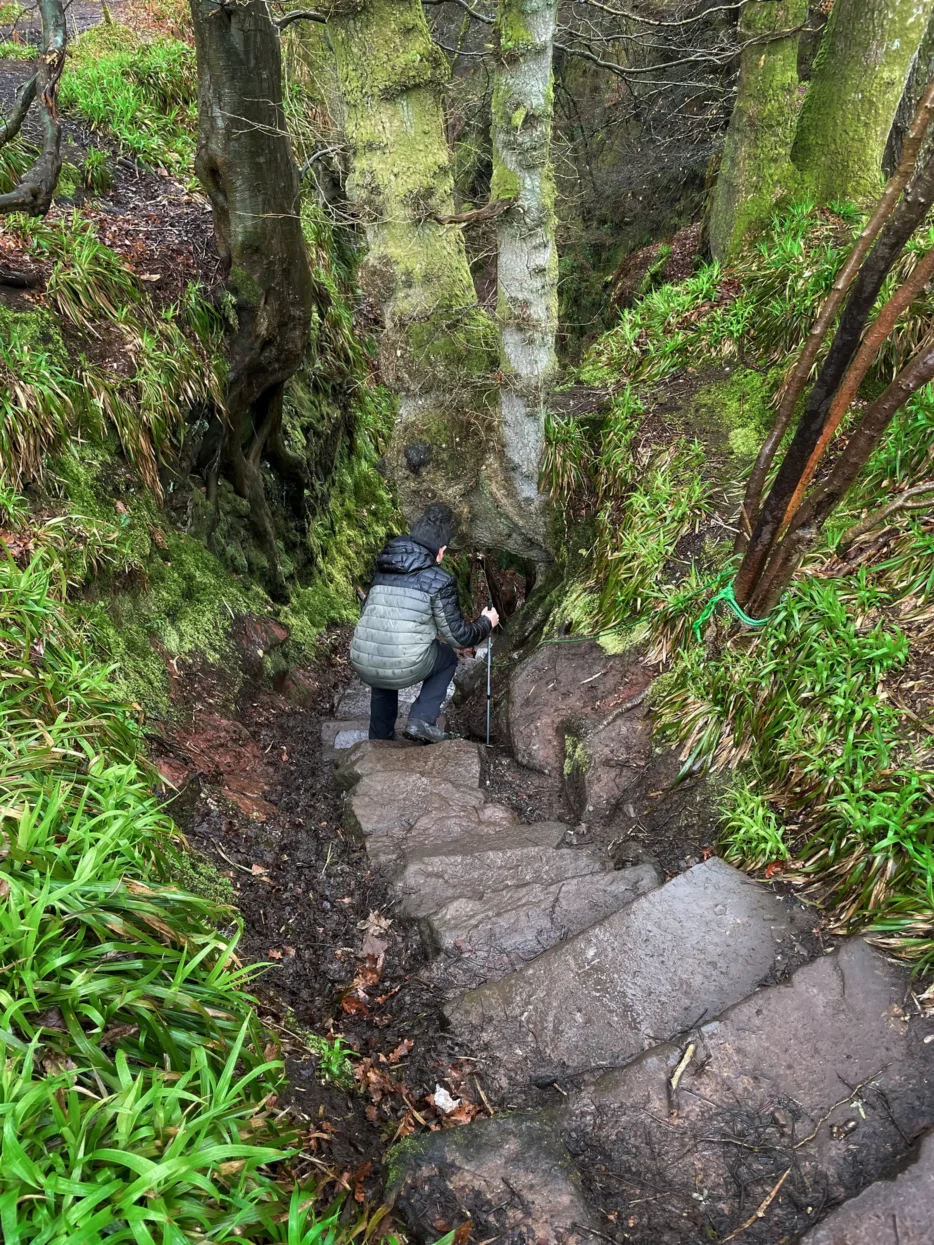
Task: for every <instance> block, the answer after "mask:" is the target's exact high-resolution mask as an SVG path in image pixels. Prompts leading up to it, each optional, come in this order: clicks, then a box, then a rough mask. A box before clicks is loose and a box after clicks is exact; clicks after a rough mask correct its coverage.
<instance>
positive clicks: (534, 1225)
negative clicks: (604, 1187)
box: [388, 1112, 609, 1245]
mask: <svg viewBox="0 0 934 1245" xmlns="http://www.w3.org/2000/svg"><path fill="white" fill-rule="evenodd" d="M392 1167H393V1168H394V1169H395V1171H396V1174H395V1176H394V1178H393V1180H392V1181H391V1184H390V1188H389V1190H388V1193H389V1197H390V1199H393V1200H394V1203H395V1208H396V1210H397V1211H398V1212H399V1213H401V1215H402V1216H403V1217H404V1219H405V1222H406V1224H407V1225H408V1228H409V1231H410V1232H411V1233H412V1236H413V1238H414V1240H416V1241H418V1242H422V1243H426V1245H427V1243H428V1242H434V1241H437V1240H438V1237H439V1234H441V1233H443V1232H447V1231H448V1230H449V1229H451V1228H458V1227H460V1226H461V1224H463V1223H465V1222H467V1221H469V1222H470V1223H471V1225H472V1231H471V1234H470V1239H471V1240H476V1241H494V1240H495V1241H501V1242H506V1243H509V1245H518V1243H519V1242H532V1241H534V1242H535V1243H536V1245H598V1243H599V1241H600V1239H601V1238H600V1237H599V1236H597V1235H596V1234H594V1233H593V1232H591V1231H590V1226H591V1219H590V1212H589V1211H588V1209H587V1205H586V1203H585V1201H584V1198H583V1194H582V1192H581V1187H580V1180H579V1178H578V1176H577V1173H576V1171H575V1170H574V1167H573V1165H572V1163H571V1162H570V1160H569V1158H568V1153H567V1151H566V1150H565V1148H564V1146H563V1145H562V1142H561V1138H560V1136H559V1135H558V1132H557V1130H556V1128H555V1126H554V1123H553V1122H552V1121H550V1120H549V1119H548V1117H547V1116H546V1115H545V1114H544V1113H541V1112H522V1113H517V1114H514V1115H507V1116H499V1117H496V1118H494V1119H489V1120H483V1121H478V1122H475V1123H473V1124H470V1125H468V1126H466V1127H462V1128H449V1129H445V1130H444V1131H443V1132H434V1133H429V1134H428V1135H427V1136H423V1137H420V1138H418V1139H417V1140H413V1139H410V1140H407V1141H405V1142H403V1144H402V1147H401V1148H400V1153H399V1155H398V1158H397V1159H396V1161H395V1162H393V1163H392ZM607 1239H609V1238H607Z"/></svg>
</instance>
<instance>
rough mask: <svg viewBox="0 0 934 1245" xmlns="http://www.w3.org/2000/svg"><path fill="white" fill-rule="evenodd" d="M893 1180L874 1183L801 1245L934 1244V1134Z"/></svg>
mask: <svg viewBox="0 0 934 1245" xmlns="http://www.w3.org/2000/svg"><path fill="white" fill-rule="evenodd" d="M912 1158H913V1161H912V1162H911V1163H910V1165H909V1166H906V1167H905V1168H904V1169H903V1170H902V1171H901V1173H900V1174H899V1175H898V1176H896V1177H894V1178H893V1179H891V1180H880V1181H878V1182H877V1183H876V1184H873V1185H870V1186H869V1188H868V1189H866V1190H865V1191H864V1192H863V1193H861V1194H860V1195H859V1197H855V1198H853V1200H852V1201H851V1202H847V1203H846V1204H845V1205H843V1206H841V1207H840V1208H839V1210H835V1211H834V1212H833V1214H831V1215H828V1217H827V1218H826V1219H825V1220H824V1222H823V1223H821V1224H820V1225H819V1226H818V1227H816V1228H812V1229H811V1231H810V1232H808V1233H807V1234H806V1235H805V1236H803V1237H802V1238H801V1245H934V1133H929V1134H928V1135H927V1137H926V1138H924V1140H923V1141H922V1142H921V1145H920V1147H919V1150H918V1153H917V1155H914V1156H912Z"/></svg>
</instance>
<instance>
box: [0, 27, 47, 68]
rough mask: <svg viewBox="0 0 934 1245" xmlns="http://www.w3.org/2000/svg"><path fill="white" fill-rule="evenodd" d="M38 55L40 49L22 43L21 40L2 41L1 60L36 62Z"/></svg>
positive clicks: (0, 47) (0, 46) (0, 42)
mask: <svg viewBox="0 0 934 1245" xmlns="http://www.w3.org/2000/svg"><path fill="white" fill-rule="evenodd" d="M0 25H2V23H0ZM38 54H39V50H38V48H35V47H33V46H32V44H30V43H22V42H20V40H19V39H0V60H7V61H34V60H35V59H36V57H37V56H38Z"/></svg>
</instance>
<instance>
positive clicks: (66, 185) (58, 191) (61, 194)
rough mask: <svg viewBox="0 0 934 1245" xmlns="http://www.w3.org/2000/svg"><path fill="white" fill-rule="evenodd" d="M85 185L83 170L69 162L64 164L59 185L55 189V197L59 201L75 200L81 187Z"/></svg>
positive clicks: (59, 176)
mask: <svg viewBox="0 0 934 1245" xmlns="http://www.w3.org/2000/svg"><path fill="white" fill-rule="evenodd" d="M83 185H84V177H83V175H82V172H81V170H80V169H79V168H78V167H77V166H76V165H74V164H71V163H70V162H69V161H67V160H66V161H65V162H64V163H63V164H62V171H61V172H60V173H59V175H58V185H57V186H56V187H55V196H56V198H58V199H73V198H74V197H75V194H76V192H77V190H78V188H79V187H80V186H83Z"/></svg>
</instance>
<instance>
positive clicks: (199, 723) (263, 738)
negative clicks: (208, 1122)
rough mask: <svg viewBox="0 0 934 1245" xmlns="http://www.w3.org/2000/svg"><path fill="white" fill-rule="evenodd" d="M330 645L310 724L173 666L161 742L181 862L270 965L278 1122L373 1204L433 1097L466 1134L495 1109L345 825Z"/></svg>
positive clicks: (313, 689) (210, 671)
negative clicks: (334, 765) (205, 879)
mask: <svg viewBox="0 0 934 1245" xmlns="http://www.w3.org/2000/svg"><path fill="white" fill-rule="evenodd" d="M329 638H330V647H329V648H328V649H327V651H326V652H325V653H324V654H323V655H322V657H321V658H320V660H319V662H318V663H317V664H316V665H315V666H314V667H313V668H311V669H308V670H305V671H303V672H302V678H301V686H302V690H303V700H304V704H303V705H302V706H301V707H297V706H296V705H295V704H294V703H291V702H290V699H289V695H288V692H287V690H283V691H276V690H275V689H274V688H271V687H269V686H268V685H267V684H264V683H263V681H262V680H259V681H256V682H248V683H246V684H245V685H244V686H243V687H241V688H240V689H239V691H236V692H235V691H234V690H233V689H232V688H231V687H230V685H229V681H228V680H227V678H226V676H225V675H224V674H223V673H222V672H221V671H219V670H218V669H217V668H216V667H210V666H206V665H200V664H192V665H190V666H184V665H182V664H181V663H178V664H177V667H176V668H177V673H176V674H173V679H172V683H173V687H172V701H173V723H172V726H171V727H164V728H163V729H164V730H165V733H164V734H161V735H159V736H158V737H156V738H155V739H154V741H153V742H154V753H155V759H156V762H157V765H158V766H159V769H160V771H161V772H162V774H163V776H164V777H165V778H166V779H167V780H168V781H169V782H171V784H172V788H169V787H168V786H167V788H166V793H165V794H166V796H167V797H168V798H169V799H170V801H171V803H170V811H171V812H172V815H173V816H174V817H175V819H176V821H177V822H178V824H179V827H180V829H181V831H182V833H183V834H184V835H185V838H186V840H187V842H188V844H189V847H190V848H191V849H193V851H194V852H195V853H196V859H197V858H198V857H199V856H200V857H203V858H206V859H207V860H209V861H210V862H211V863H212V864H213V865H214V867H215V868H216V869H217V871H218V873H219V874H221V875H222V877H224V878H226V879H228V880H229V882H230V885H231V886H232V887H233V891H234V902H235V903H236V906H237V908H238V909H239V911H240V913H241V915H242V918H243V922H244V935H243V939H242V941H241V943H240V945H239V954H240V958H241V959H242V960H243V962H244V963H257V964H261V965H264V966H265V967H264V968H263V969H262V970H261V971H259V972H258V974H257V978H256V980H255V981H254V983H253V985H252V987H251V989H252V992H253V993H254V995H255V996H256V997H257V998H258V1000H259V1014H260V1016H261V1019H262V1021H263V1023H264V1025H266V1026H268V1027H269V1029H270V1030H272V1031H273V1032H274V1033H275V1034H276V1036H277V1037H278V1039H279V1040H280V1042H281V1044H282V1050H283V1057H284V1058H285V1062H286V1073H287V1077H288V1088H287V1090H286V1091H285V1092H284V1093H283V1094H282V1095H281V1097H280V1105H281V1106H283V1107H289V1108H290V1109H291V1111H292V1113H294V1115H295V1118H296V1119H298V1120H299V1121H300V1122H301V1123H302V1127H303V1129H304V1130H306V1131H305V1138H304V1140H305V1153H306V1155H312V1156H314V1162H315V1163H316V1165H317V1166H318V1167H319V1168H320V1171H321V1172H322V1173H324V1174H326V1176H327V1177H329V1178H331V1179H333V1181H334V1186H335V1191H336V1190H340V1189H344V1190H352V1191H353V1194H354V1196H355V1197H356V1198H357V1199H358V1200H359V1201H361V1202H363V1201H367V1202H368V1201H370V1200H379V1198H380V1196H381V1191H382V1184H383V1180H384V1177H385V1172H384V1170H383V1156H384V1153H385V1151H386V1149H387V1148H388V1147H389V1145H391V1144H392V1142H393V1141H395V1140H397V1139H398V1138H400V1137H404V1136H406V1135H408V1134H409V1133H411V1132H413V1131H416V1130H419V1131H420V1130H422V1129H424V1128H438V1127H440V1122H439V1121H440V1119H442V1118H444V1117H442V1116H441V1114H440V1112H438V1111H437V1110H436V1109H435V1107H434V1100H433V1095H434V1092H435V1090H436V1088H437V1086H438V1085H441V1086H443V1087H444V1088H446V1089H447V1090H448V1092H449V1093H450V1094H451V1096H452V1097H453V1098H460V1099H461V1100H462V1101H463V1102H464V1103H465V1110H464V1118H465V1119H469V1118H472V1116H473V1115H474V1114H477V1113H483V1112H484V1111H485V1108H484V1105H483V1096H482V1091H481V1089H480V1087H479V1086H478V1085H477V1082H476V1079H475V1077H474V1076H473V1062H472V1061H471V1060H470V1059H469V1058H466V1057H465V1056H464V1055H463V1053H462V1052H459V1051H458V1050H457V1047H456V1043H454V1042H453V1041H452V1040H451V1039H449V1038H448V1037H447V1036H446V1035H445V1034H444V1033H443V1032H442V1031H441V1027H440V1005H441V999H440V997H439V993H438V990H437V987H436V986H432V985H430V984H428V983H427V982H426V981H425V980H423V979H422V977H421V971H422V969H423V968H424V967H425V965H426V957H425V954H424V952H423V950H422V947H421V944H420V942H419V937H418V932H417V929H416V927H415V925H414V924H409V925H407V926H405V927H402V926H400V925H399V924H398V923H397V922H395V921H394V920H393V917H392V914H391V912H390V910H389V896H388V892H387V887H386V884H385V883H384V882H383V881H382V880H380V879H379V878H378V877H377V876H376V875H375V874H374V872H373V871H372V870H371V869H370V867H369V865H368V861H367V858H366V853H365V851H364V850H363V849H362V847H361V846H360V845H359V844H357V843H355V842H354V841H353V840H351V839H349V838H348V837H347V836H346V835H345V833H344V831H343V828H342V825H341V803H342V797H341V793H340V791H339V790H338V789H337V787H336V786H335V784H334V780H333V777H332V773H331V765H330V763H329V762H328V761H326V760H325V759H324V757H323V755H322V746H321V733H320V732H321V723H322V721H323V720H324V719H325V718H327V717H329V716H331V712H332V709H333V703H334V700H335V698H336V694H338V693H339V692H341V691H343V690H344V688H345V686H346V684H347V683H348V681H349V679H350V677H351V672H350V669H349V665H348V663H347V659H346V656H345V655H344V654H345V650H346V643H345V641H346V639H347V637H346V634H345V633H344V632H340V631H338V632H334V633H332V634H331V636H330V637H329ZM534 778H535V776H534V775H533V776H532V779H533V780H534ZM534 785H535V784H534V782H530V783H529V784H528V786H529V787H530V788H531V787H533V786H534ZM173 788H174V790H173ZM520 798H522V797H520ZM529 811H530V812H531V811H532V810H531V806H530V810H529ZM536 815H538V814H536ZM549 815H550V814H549ZM338 1039H340V1042H338ZM329 1047H330V1049H331V1050H332V1051H335V1052H336V1054H335V1056H334V1058H333V1064H332V1063H331V1061H330V1060H329V1059H328V1048H329ZM345 1048H346V1049H347V1050H348V1051H349V1052H350V1053H349V1059H348V1058H344V1057H342V1056H341V1054H340V1052H341V1051H342V1050H343V1049H345ZM446 1122H447V1121H446ZM451 1122H452V1123H453V1122H454V1121H451Z"/></svg>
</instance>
